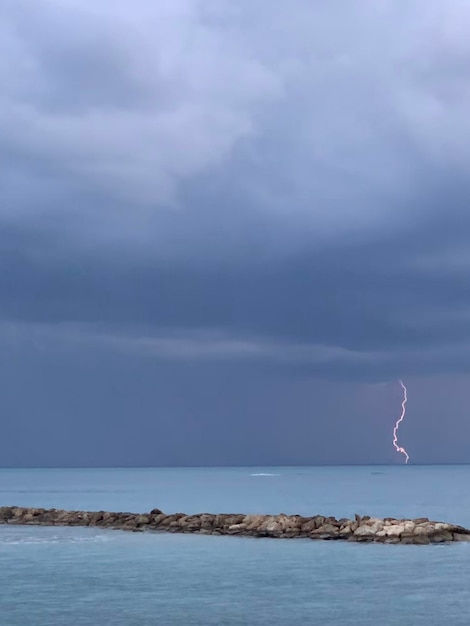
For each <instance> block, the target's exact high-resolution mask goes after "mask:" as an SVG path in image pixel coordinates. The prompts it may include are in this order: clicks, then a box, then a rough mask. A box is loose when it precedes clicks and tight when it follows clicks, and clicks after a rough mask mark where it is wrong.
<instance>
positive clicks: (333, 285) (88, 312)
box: [0, 0, 470, 463]
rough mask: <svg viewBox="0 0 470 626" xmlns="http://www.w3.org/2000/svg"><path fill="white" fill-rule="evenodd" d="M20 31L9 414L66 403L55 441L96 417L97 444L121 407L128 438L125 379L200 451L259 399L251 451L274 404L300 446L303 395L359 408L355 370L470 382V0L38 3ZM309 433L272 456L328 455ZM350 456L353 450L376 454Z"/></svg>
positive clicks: (252, 414) (12, 157) (5, 58)
mask: <svg viewBox="0 0 470 626" xmlns="http://www.w3.org/2000/svg"><path fill="white" fill-rule="evenodd" d="M0 18H1V19H0V47H1V48H0V52H1V54H0V80H1V81H2V90H1V93H0V189H1V202H0V229H1V234H0V263H1V267H2V268H3V271H2V272H1V273H0V318H1V319H0V338H1V341H2V345H3V346H4V350H3V356H2V363H1V365H2V370H3V372H4V377H3V385H4V394H5V395H4V402H5V407H4V412H5V414H12V415H15V414H16V412H19V414H21V415H23V416H24V415H25V414H27V413H28V412H31V414H34V407H36V406H41V407H42V409H41V411H42V414H43V415H44V411H45V409H44V406H46V405H47V402H46V399H47V401H49V400H50V399H51V398H52V397H53V395H54V394H53V391H52V390H53V389H56V390H57V389H60V391H57V398H55V399H54V402H53V404H54V408H53V409H51V411H52V413H51V418H50V420H49V422H48V427H49V429H50V430H53V429H54V428H59V431H60V432H62V431H61V430H60V429H61V428H62V429H63V426H62V425H61V422H60V419H61V417H60V416H61V415H62V414H63V413H64V412H67V411H69V412H70V411H71V412H72V413H73V416H72V417H71V418H70V420H71V422H73V423H74V424H77V423H78V422H79V421H80V419H81V418H80V416H81V415H83V414H84V413H85V412H87V411H90V416H89V417H87V418H86V419H87V420H88V422H89V423H88V422H87V426H86V428H84V431H83V432H84V433H89V432H90V428H91V423H92V421H93V419H94V417H93V416H96V415H97V408H96V407H97V406H98V405H100V406H103V407H106V410H104V409H103V412H105V413H107V414H108V413H109V414H111V413H112V414H113V415H115V416H116V418H115V419H116V420H117V422H119V420H122V421H123V424H126V425H128V421H126V420H127V418H126V415H127V413H126V411H129V410H130V409H129V407H127V409H126V406H127V405H126V401H125V400H124V397H125V396H126V394H125V393H124V391H122V390H119V392H117V396H116V398H117V399H116V398H114V399H113V398H110V397H109V396H110V394H111V395H112V393H113V391H112V390H115V389H116V388H118V387H119V382H118V381H119V380H120V379H123V378H125V379H126V380H128V379H129V380H130V381H131V382H129V383H128V385H127V386H126V385H125V386H124V387H125V389H126V390H127V393H128V394H130V395H134V396H139V397H140V398H141V399H142V401H141V405H140V410H142V411H143V414H145V415H146V417H145V419H144V417H142V420H143V422H142V424H143V423H144V421H145V420H147V422H146V423H148V421H149V420H151V419H152V418H151V416H152V415H153V414H152V411H151V405H152V403H155V404H156V405H157V406H158V407H160V409H159V410H160V412H163V413H165V412H168V413H169V414H172V415H174V416H175V420H176V422H175V424H174V425H173V426H168V428H166V427H165V428H166V430H164V432H165V433H166V435H165V436H167V437H169V439H172V438H175V437H176V436H177V433H179V432H181V431H182V429H183V430H184V428H187V429H189V430H188V432H189V433H192V436H193V438H194V437H196V431H197V429H196V428H195V427H194V426H191V420H190V419H189V417H188V415H190V414H192V411H194V414H195V416H196V417H195V419H196V421H197V423H198V424H202V425H205V426H206V427H207V428H210V427H212V428H213V429H215V430H217V429H218V428H219V430H220V428H221V427H220V426H219V423H218V421H217V419H218V417H219V414H220V419H221V420H222V421H223V420H224V419H225V420H228V421H229V422H231V423H232V422H233V420H235V419H236V416H237V415H239V413H237V411H240V410H241V405H242V404H243V402H245V403H246V406H247V405H248V404H249V403H251V404H250V406H251V405H252V406H253V408H252V409H250V411H248V410H247V409H246V406H245V411H246V415H247V417H246V420H245V421H243V420H242V422H241V423H240V424H239V425H238V426H237V428H236V429H235V430H236V433H235V432H233V433H232V434H233V435H234V441H235V443H234V445H235V444H236V442H237V441H238V443H240V442H241V441H245V445H248V443H247V441H248V440H249V439H250V435H249V432H250V427H249V422H250V421H253V420H254V421H256V419H257V417H256V415H258V417H259V414H261V415H262V416H261V417H259V419H260V420H261V421H260V423H259V424H258V426H256V428H255V427H253V428H254V430H255V431H256V433H255V434H254V435H253V437H252V440H251V442H252V445H253V450H252V452H250V453H249V454H248V453H247V454H246V455H245V456H244V457H243V458H244V459H245V460H248V462H251V460H250V459H254V458H255V456H256V454H255V452H256V453H257V452H258V451H259V446H258V447H257V446H256V445H255V443H253V442H258V443H259V442H260V438H261V434H262V432H263V428H265V427H266V428H267V427H269V419H268V417H267V415H268V414H270V413H272V414H273V415H275V416H276V418H275V420H277V421H276V429H277V431H279V432H278V434H279V436H282V435H281V433H282V423H283V422H282V419H283V417H282V412H281V411H280V409H279V410H277V409H276V404H277V405H279V406H283V410H284V409H285V410H286V411H287V408H286V407H287V405H288V404H289V403H290V404H291V405H292V406H295V407H296V410H298V411H300V413H302V410H303V411H305V414H304V416H303V417H302V420H303V421H302V428H300V426H299V430H302V429H305V428H307V426H308V424H309V419H310V413H309V411H308V410H307V409H306V406H307V404H308V402H312V398H311V396H310V395H309V392H308V391H307V390H306V387H305V388H304V387H302V384H305V385H307V386H308V385H309V384H313V383H312V381H313V380H316V379H317V378H320V377H321V378H322V380H323V381H324V379H325V378H327V379H329V380H330V381H331V384H332V385H334V384H337V385H339V387H338V389H341V390H342V393H345V394H346V397H348V398H349V397H350V395H348V394H351V393H352V392H351V391H350V389H349V388H348V387H347V385H348V384H349V382H350V381H354V383H355V384H359V383H365V382H376V381H382V380H387V379H392V378H396V377H399V376H415V377H419V376H421V377H426V376H430V375H434V374H435V375H441V376H445V375H447V374H453V375H455V374H458V373H465V372H468V370H469V366H470V358H469V357H470V345H469V342H468V328H469V322H470V288H469V286H468V284H469V283H468V271H469V269H470V253H469V252H468V249H469V248H468V242H469V241H470V217H469V213H468V206H469V201H470V186H469V184H468V163H469V162H470V158H469V157H470V154H469V146H470V127H469V124H468V110H469V106H470V97H469V93H468V89H467V85H468V81H469V79H470V45H469V44H468V36H467V31H468V28H467V25H468V20H469V19H470V13H469V10H468V8H467V6H466V5H464V4H463V3H462V2H459V1H458V0H453V1H450V2H447V3H445V4H443V3H442V2H439V1H438V0H435V1H434V0H431V1H429V0H428V1H427V2H424V0H413V1H412V2H408V3H406V6H404V5H403V4H400V6H398V5H397V3H394V2H388V1H384V2H376V1H374V2H373V1H372V0H370V1H369V0H362V1H361V2H356V1H354V0H351V1H350V2H344V3H342V5H341V8H339V5H336V4H334V3H318V2H307V1H306V0H295V1H294V2H293V3H290V5H289V6H288V5H287V4H286V5H285V6H283V3H273V2H271V1H270V2H268V1H267V0H255V1H253V2H250V3H244V4H243V5H237V6H234V5H233V3H232V2H225V0H217V2H215V1H214V2H213V1H212V0H206V1H204V2H197V1H196V0H171V1H169V0H168V1H166V0H162V1H160V2H158V3H153V2H147V1H146V0H138V1H137V2H135V3H134V4H133V5H130V4H129V3H128V2H124V1H120V0H114V1H113V2H111V0H106V1H104V2H100V3H94V4H93V3H91V2H87V1H86V0H62V1H60V2H59V1H58V0H57V1H56V0H37V1H36V2H34V3H31V2H28V1H27V0H16V1H15V2H6V3H4V4H3V6H2V8H1V9H0ZM192 367H193V368H194V369H191V368H192ZM41 368H42V369H41ZM149 368H150V372H151V374H149V373H148V371H149ZM219 368H222V369H220V370H219ZM224 368H225V370H224ZM39 370H41V372H40V376H39V378H38V381H39V382H38V381H35V380H34V372H35V371H39ZM196 370H197V372H199V373H198V374H196V373H195V371H196ZM222 370H223V371H225V375H226V378H224V374H223V373H222ZM152 376H155V377H156V378H157V379H158V380H159V387H158V389H159V392H158V394H156V392H154V390H153V389H151V382H150V381H151V379H152ZM192 376H194V377H195V380H196V379H197V381H198V382H197V384H200V385H201V390H199V389H198V388H196V387H197V385H196V382H195V383H194V385H193V387H191V377H192ZM270 377H271V378H270ZM111 380H112V383H111V382H110V381H111ZM215 380H217V381H218V382H217V383H214V382H213V381H215ZM79 381H82V382H79ZM132 381H133V382H132ZM269 381H271V382H269ZM273 381H275V385H276V389H277V390H278V395H277V396H276V398H275V399H270V402H269V407H270V408H269V411H266V412H263V411H264V409H262V406H263V401H262V399H263V397H265V395H266V393H267V391H266V390H267V389H268V387H269V385H270V384H271V383H272V382H273ZM295 381H302V382H301V383H299V385H300V386H301V389H298V388H297V387H296V382H295ZM305 381H308V382H305ZM23 384H27V386H28V387H29V388H31V390H32V395H31V399H28V397H27V396H23V395H22V391H21V390H22V388H23ZM126 384H127V383H126ZM315 384H317V386H316V387H315V390H316V391H315V393H317V394H319V395H318V397H317V396H316V397H315V399H314V403H315V405H316V403H317V402H319V405H318V410H319V412H320V413H322V414H326V413H328V411H330V410H331V411H333V412H334V407H333V406H332V404H331V399H329V398H327V397H323V399H321V397H322V396H321V388H320V387H319V386H318V385H319V383H315ZM322 384H326V383H324V382H322ZM328 384H330V383H328ZM446 384H447V383H446ZM214 385H219V391H217V390H215V389H214ZM180 388H185V389H186V390H188V389H190V391H188V395H187V397H185V398H184V400H181V399H180V398H179V395H178V394H179V390H180ZM41 389H43V392H41ZM82 389H86V390H87V394H89V395H88V396H87V399H86V400H85V399H83V398H82V396H81V393H82ZM230 389H232V391H230ZM233 389H235V391H234V390H233ZM255 389H258V391H257V392H256V391H255ZM348 389H349V391H348ZM204 390H205V391H204ZM69 392H70V394H71V395H70V397H72V398H75V400H74V402H75V403H76V408H75V409H73V410H72V408H71V407H70V406H69V405H68V403H69V399H70V397H69ZM219 392H220V393H219ZM214 393H215V396H212V395H211V394H214ZM283 393H284V394H285V395H284V396H283V395H282V394H283ZM205 394H206V395H205ZM239 394H240V396H239ZM296 394H298V398H299V399H297V395H296ZM353 395H354V394H353ZM216 396H217V397H216ZM235 396H237V398H235ZM77 398H80V401H78V400H77ZM224 398H225V401H224ZM240 398H244V399H245V400H243V401H242V400H241V399H240ZM281 398H284V399H283V400H281ZM394 400H395V399H394ZM283 402H284V405H283V404H282V403H283ZM302 403H303V404H302ZM72 404H73V402H72ZM347 406H348V402H346V401H345V406H343V407H342V408H341V411H343V410H346V408H347ZM18 407H22V408H21V409H20V408H18ZM67 407H68V408H67ZM228 407H233V410H232V409H229V408H228ZM302 407H303V409H302ZM361 410H362V409H360V410H359V409H357V411H356V416H357V414H358V411H359V413H360V411H361ZM257 411H258V413H257ZM337 411H340V409H339V408H337ZM98 412H99V411H98ZM72 413H70V415H72ZM210 414H213V415H214V414H217V418H214V419H213V420H212V422H211V420H210V418H209V417H208V415H210ZM263 416H264V417H263ZM22 419H23V418H22ZM28 419H29V418H28ZM103 419H104V418H103ZM299 419H300V418H299ZM338 419H339V418H338ZM188 420H189V421H188ZM26 421H27V420H26ZM28 423H29V422H28ZM109 424H110V422H109V420H108V421H106V420H104V422H103V423H102V425H101V426H100V428H101V430H100V431H99V437H101V444H100V443H99V441H98V442H96V446H97V447H96V450H95V452H93V450H91V451H90V450H89V453H90V456H89V458H88V457H87V459H86V462H87V463H88V462H89V463H92V462H96V454H98V452H97V451H98V450H100V449H102V448H101V447H100V446H102V445H104V444H103V441H104V438H105V433H106V427H107V425H109ZM158 424H161V419H159V420H158ZM263 424H264V426H263ZM322 424H323V425H322V428H321V430H320V434H321V433H323V435H324V436H327V434H328V433H330V431H329V430H328V428H331V424H330V426H328V422H327V421H326V422H325V423H322ZM341 424H342V428H343V429H344V433H349V434H351V433H350V430H348V429H349V426H348V423H347V421H345V420H343V421H342V422H341ZM369 426H370V424H369ZM10 428H11V429H13V430H12V436H14V437H19V435H20V431H21V427H20V426H18V428H17V430H15V428H16V426H14V425H10ZM123 428H124V427H123ZM308 428H310V426H308ZM374 428H376V427H375V426H374ZM33 430H34V429H33ZM79 430H80V428H79V427H78V426H77V432H78V431H79ZM118 430H119V427H118ZM13 431H15V432H14V433H13ZM277 431H276V432H277ZM31 432H33V431H31ZM217 432H218V433H219V434H218V435H217V437H219V439H217V437H216V439H217V441H218V443H217V445H220V446H221V447H220V449H221V450H225V452H226V453H227V450H228V449H229V448H230V446H229V444H228V443H227V442H225V443H224V441H223V439H224V434H223V432H222V431H221V430H220V432H219V431H217ZM15 433H16V434H15ZM330 434H331V433H330ZM323 435H322V436H323ZM77 436H78V435H77ZM83 436H84V437H85V435H83ZM120 436H121V435H120ZM377 436H379V435H377ZM64 437H65V435H64V433H63V432H62V434H61V435H60V434H59V435H58V440H60V441H62V443H63V442H64ZM188 437H189V435H188ZM143 439H145V436H144V437H143ZM143 439H139V443H138V445H137V444H136V449H137V448H139V446H140V449H142V446H144V447H145V445H146V444H145V442H144V441H143ZM294 439H295V438H294ZM294 439H292V442H291V443H292V450H293V451H292V454H291V455H290V456H289V454H288V453H287V452H286V454H285V455H284V456H283V454H277V452H276V450H275V447H276V446H275V442H271V443H270V444H269V445H268V443H266V445H267V446H268V447H267V448H266V449H265V450H264V454H265V456H264V457H263V458H265V459H267V460H269V459H275V460H276V462H284V461H285V462H287V461H289V462H290V460H292V459H294V460H295V458H297V459H300V458H302V459H308V451H307V450H304V452H302V454H301V455H300V456H299V455H298V456H297V457H296V455H295V450H294V449H295V445H294V444H295V441H294ZM214 441H215V440H214ZM30 443H31V445H33V444H34V437H30ZM69 443H70V442H69ZM225 444H227V445H225ZM271 444H272V445H271ZM297 444H298V442H297ZM297 444H296V445H297ZM343 444H344V445H343ZM188 445H189V444H188ZM224 445H225V447H224ZM236 445H238V444H236ZM236 445H235V447H236ZM240 445H241V444H240ZM250 445H251V444H250ZM364 445H365V444H364ZM348 446H349V444H348V440H347V436H346V434H345V439H344V442H343V443H342V444H341V445H339V448H338V454H337V455H336V456H335V458H337V459H340V458H341V459H349V460H353V461H354V460H357V459H360V458H363V457H361V454H366V452H365V451H364V450H362V451H360V450H359V451H358V452H357V454H358V456H357V458H356V457H354V455H353V456H348V454H349V447H348ZM33 447H34V446H33ZM216 447H217V446H216ZM321 448H322V446H321V445H320V444H319V449H318V451H317V452H318V454H319V455H320V456H319V457H318V458H319V459H320V460H322V459H323V457H322V456H321V455H322V450H321ZM70 449H71V447H70V446H69V445H68V444H67V445H65V443H64V450H66V451H67V450H69V451H70ZM146 449H147V448H146ZM169 449H171V450H172V453H171V454H173V457H172V458H173V459H176V458H177V457H175V456H174V455H175V450H174V448H171V446H170V447H169ZM217 449H218V448H217ZM185 451H186V452H187V446H186V447H184V446H183V451H182V452H181V455H182V457H183V456H184V455H185V454H186V452H185ZM36 452H37V451H36ZM36 452H35V454H36ZM199 452H200V454H199V453H194V454H193V455H192V456H191V457H190V458H191V459H192V461H191V462H205V461H204V459H206V460H207V459H209V460H210V461H211V462H219V461H220V459H218V458H216V457H217V455H216V454H215V453H214V454H215V456H214V454H213V456H210V455H209V456H207V448H205V447H204V444H203V442H200V451H199ZM232 452H233V450H232V451H230V454H232ZM74 453H75V452H74ZM95 453H96V454H95ZM165 453H166V449H165V446H164V445H163V444H162V447H161V448H159V454H161V455H163V456H162V457H161V458H163V459H165V458H166V457H165V456H164V455H165ZM57 454H58V452H57V451H56V455H57ZM61 454H62V453H61ZM63 454H64V455H65V456H66V452H64V453H63ZM211 454H212V453H211ZM221 454H222V453H221ZM233 454H234V456H233V458H234V459H235V460H234V461H233V462H236V459H237V458H240V457H239V456H237V454H238V453H237V454H236V453H235V452H233ZM45 455H46V456H47V451H46V453H45ZM148 455H149V456H148V457H146V458H151V451H150V449H149V450H148ZM204 455H206V456H204ZM276 455H277V456H276ZM13 456H14V455H13ZM131 456H132V455H131ZM170 456H171V455H170ZM327 456H328V455H327ZM333 456H334V455H333ZM424 457H425V455H424V453H423V456H422V458H424ZM12 458H13V457H12ZM34 458H36V459H37V462H38V463H39V462H40V463H42V462H43V460H42V457H41V455H39V456H37V454H36V456H35V457H34ZM55 458H56V459H57V458H58V457H57V456H56V457H55ZM61 458H62V457H61ZM113 458H114V457H113ZM115 458H122V457H120V451H119V450H117V451H116V456H115ZM133 458H135V457H133ZM178 458H179V457H178ZM227 458H228V457H227V456H226V457H225V459H227ZM230 458H231V457H230ZM331 458H332V457H331ZM370 458H371V457H370ZM378 458H382V457H380V455H379V457H378ZM92 459H95V461H93V460H92ZM168 459H170V457H168ZM325 459H326V460H327V457H325ZM325 459H323V460H325ZM12 462H13V461H12ZM60 462H66V461H60ZM71 462H74V461H71ZM77 462H78V461H77ZM83 462H85V461H83ZM105 462H107V461H105ZM126 462H127V461H126ZM128 462H130V463H131V462H133V461H132V460H129V461H128ZM148 462H151V461H148ZM162 462H171V459H170V460H164V461H162ZM174 462H183V461H178V460H174ZM188 462H189V461H188ZM220 462H222V461H220ZM305 462H307V461H305Z"/></svg>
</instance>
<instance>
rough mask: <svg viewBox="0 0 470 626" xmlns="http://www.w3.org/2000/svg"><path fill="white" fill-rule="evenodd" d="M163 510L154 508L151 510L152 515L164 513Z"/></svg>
mask: <svg viewBox="0 0 470 626" xmlns="http://www.w3.org/2000/svg"><path fill="white" fill-rule="evenodd" d="M162 514H163V511H160V509H152V510H151V511H150V515H162Z"/></svg>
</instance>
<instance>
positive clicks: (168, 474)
mask: <svg viewBox="0 0 470 626" xmlns="http://www.w3.org/2000/svg"><path fill="white" fill-rule="evenodd" d="M469 484H470V466H411V465H410V466H393V467H377V466H375V467H315V468H305V467H302V468H283V467H279V468H215V469H214V468H211V469H54V470H49V469H47V470H46V469H40V470H31V469H27V470H26V469H25V470H6V469H5V470H0V506H2V505H8V506H10V505H19V506H43V507H56V508H71V509H88V510H100V509H107V510H118V511H135V512H137V511H139V512H140V511H142V512H144V511H149V510H150V509H152V508H153V507H159V508H161V509H162V510H164V511H165V512H168V513H169V512H179V511H183V512H187V513H195V512H234V513H238V512H243V513H244V512H247V513H248V512H250V513H281V512H283V513H299V514H304V515H314V514H324V515H335V516H337V517H342V516H346V517H349V516H352V515H354V513H356V512H357V513H361V514H369V515H374V516H389V515H390V516H395V517H416V516H428V517H430V518H432V519H439V520H443V521H451V522H455V523H459V524H462V525H466V526H469V527H470V490H469V489H468V485H469ZM469 623H470V544H466V543H462V544H460V543H458V544H451V545H435V546H394V545H364V544H348V543H338V542H321V541H317V542H314V541H311V540H300V539H299V540H276V539H251V538H238V537H215V536H214V537H211V536H203V535H170V534H144V533H124V532H119V531H113V530H98V529H93V528H91V529H88V528H41V527H10V526H0V625H1V626H29V625H31V626H68V625H71V626H72V625H73V626H92V625H93V626H95V625H96V624H103V625H108V624H109V625H112V626H134V625H135V626H153V625H155V626H156V625H158V626H166V625H168V626H183V625H198V626H199V625H200V626H205V625H227V626H229V625H230V626H231V625H240V626H242V625H253V626H258V625H266V626H267V625H269V626H273V625H274V626H275V625H282V626H284V625H285V626H295V625H297V624H298V625H300V624H302V626H304V625H305V624H322V626H325V625H326V626H328V625H331V626H333V625H334V626H336V625H337V626H372V625H373V626H377V625H379V624H380V625H381V626H393V625H397V626H398V625H399V626H442V624H446V626H460V625H462V626H464V625H465V626H468V624H469Z"/></svg>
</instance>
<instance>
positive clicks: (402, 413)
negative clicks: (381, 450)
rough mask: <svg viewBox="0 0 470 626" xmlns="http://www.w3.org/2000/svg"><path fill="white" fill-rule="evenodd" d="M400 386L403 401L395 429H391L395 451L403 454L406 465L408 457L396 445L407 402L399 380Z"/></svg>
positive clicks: (405, 393)
mask: <svg viewBox="0 0 470 626" xmlns="http://www.w3.org/2000/svg"><path fill="white" fill-rule="evenodd" d="M399 382H400V385H401V388H402V389H403V401H402V403H401V415H400V417H399V418H398V419H397V421H396V423H395V428H394V429H393V445H394V447H395V450H396V451H397V452H399V453H400V454H403V455H404V457H405V464H406V463H408V461H409V459H410V457H409V455H408V452H407V451H406V450H405V448H402V447H401V446H399V445H398V437H397V433H398V427H399V426H400V423H401V422H402V421H403V419H404V417H405V414H406V403H407V401H408V394H407V391H406V387H405V385H404V384H403V381H402V380H400V381H399Z"/></svg>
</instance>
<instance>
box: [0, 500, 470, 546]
mask: <svg viewBox="0 0 470 626" xmlns="http://www.w3.org/2000/svg"><path fill="white" fill-rule="evenodd" d="M0 524H9V525H31V526H90V527H97V528H109V529H115V530H127V531H133V532H143V531H153V532H162V531H164V532H170V533H198V534H203V535H235V536H240V537H272V538H279V539H295V538H303V539H323V540H340V541H341V540H342V541H355V542H361V543H400V544H430V543H446V542H450V541H470V529H467V528H463V527H462V526H457V525H455V524H447V523H444V522H433V521H430V520H429V519H428V518H427V517H422V518H418V519H394V518H391V517H386V518H385V519H379V518H376V517H369V516H367V515H364V516H361V515H355V517H354V519H347V518H342V519H336V518H334V517H324V516H323V515H315V516H313V517H303V516H301V515H284V514H280V515H243V514H211V513H201V514H198V515H185V514H184V513H174V514H172V515H165V514H164V513H162V511H160V509H153V510H152V511H150V513H111V512H109V511H61V510H58V509H39V508H23V507H15V506H11V507H5V506H4V507H0Z"/></svg>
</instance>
